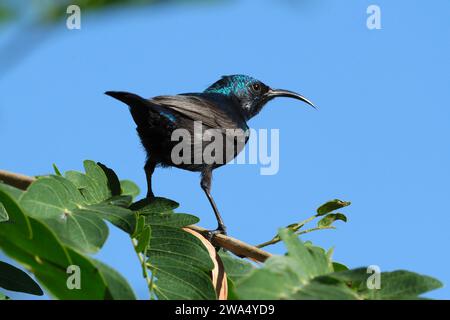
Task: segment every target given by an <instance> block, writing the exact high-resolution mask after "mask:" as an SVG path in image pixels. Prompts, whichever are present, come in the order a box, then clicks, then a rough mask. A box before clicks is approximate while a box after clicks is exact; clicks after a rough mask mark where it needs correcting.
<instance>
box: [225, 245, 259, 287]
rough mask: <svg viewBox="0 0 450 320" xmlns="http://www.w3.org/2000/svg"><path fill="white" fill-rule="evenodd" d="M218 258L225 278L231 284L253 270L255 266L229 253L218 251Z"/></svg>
mask: <svg viewBox="0 0 450 320" xmlns="http://www.w3.org/2000/svg"><path fill="white" fill-rule="evenodd" d="M219 256H220V259H221V260H222V262H223V266H224V268H225V272H226V273H227V277H228V278H229V279H231V280H232V281H233V282H236V281H239V280H240V279H242V278H243V277H245V276H246V275H248V274H249V273H250V272H251V271H253V270H254V269H255V266H254V265H253V264H251V263H250V262H248V261H246V260H245V259H242V258H238V257H236V256H234V255H232V254H231V253H229V252H224V251H223V250H220V251H219Z"/></svg>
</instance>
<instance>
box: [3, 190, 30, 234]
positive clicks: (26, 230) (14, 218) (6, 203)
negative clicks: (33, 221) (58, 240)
mask: <svg viewBox="0 0 450 320" xmlns="http://www.w3.org/2000/svg"><path fill="white" fill-rule="evenodd" d="M0 185H1V184H0ZM0 203H1V204H2V206H3V208H4V209H5V211H6V212H7V213H8V216H9V220H8V223H2V224H0V236H1V235H8V236H10V237H11V239H13V238H14V237H15V236H18V235H21V236H23V237H25V238H27V239H31V237H32V233H31V226H30V222H29V221H28V219H27V217H26V216H25V214H24V213H23V212H22V209H21V208H20V207H19V205H18V204H17V202H16V201H15V199H14V196H13V195H11V194H10V193H9V192H6V191H5V190H4V189H3V188H1V187H0Z"/></svg>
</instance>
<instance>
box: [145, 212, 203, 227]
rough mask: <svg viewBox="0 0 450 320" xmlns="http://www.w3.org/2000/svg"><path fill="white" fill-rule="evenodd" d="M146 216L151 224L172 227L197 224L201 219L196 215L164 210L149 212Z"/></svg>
mask: <svg viewBox="0 0 450 320" xmlns="http://www.w3.org/2000/svg"><path fill="white" fill-rule="evenodd" d="M145 217H146V221H147V222H148V223H149V224H151V225H161V226H170V227H178V228H182V227H186V226H190V225H193V224H196V223H198V222H199V221H200V219H199V218H197V217H196V216H193V215H190V214H186V213H172V212H164V213H161V214H154V213H152V214H149V215H147V216H145Z"/></svg>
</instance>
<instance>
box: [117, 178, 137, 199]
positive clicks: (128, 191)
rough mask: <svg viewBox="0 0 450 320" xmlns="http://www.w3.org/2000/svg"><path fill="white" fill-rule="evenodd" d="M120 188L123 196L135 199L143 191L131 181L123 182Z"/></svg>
mask: <svg viewBox="0 0 450 320" xmlns="http://www.w3.org/2000/svg"><path fill="white" fill-rule="evenodd" d="M120 188H121V191H122V194H123V195H128V196H131V197H132V198H133V199H134V198H136V197H137V196H138V195H139V194H140V193H141V190H140V189H139V187H138V186H137V184H135V183H134V182H133V181H130V180H121V181H120Z"/></svg>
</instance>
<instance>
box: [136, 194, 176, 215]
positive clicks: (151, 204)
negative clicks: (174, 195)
mask: <svg viewBox="0 0 450 320" xmlns="http://www.w3.org/2000/svg"><path fill="white" fill-rule="evenodd" d="M179 206H180V205H179V204H178V203H177V202H175V201H173V200H170V199H166V198H160V197H156V198H154V199H152V200H151V201H150V200H148V199H141V200H139V201H138V202H135V203H133V205H132V206H131V207H130V209H131V210H133V211H136V212H137V213H138V214H140V215H149V214H154V213H163V212H170V211H172V210H174V209H176V208H178V207H179Z"/></svg>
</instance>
